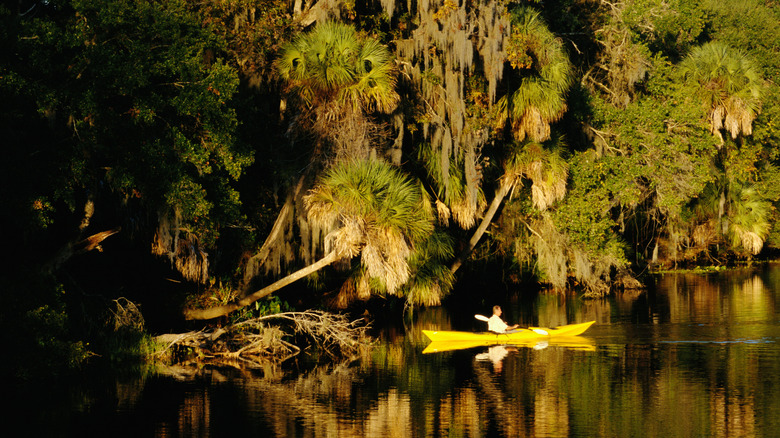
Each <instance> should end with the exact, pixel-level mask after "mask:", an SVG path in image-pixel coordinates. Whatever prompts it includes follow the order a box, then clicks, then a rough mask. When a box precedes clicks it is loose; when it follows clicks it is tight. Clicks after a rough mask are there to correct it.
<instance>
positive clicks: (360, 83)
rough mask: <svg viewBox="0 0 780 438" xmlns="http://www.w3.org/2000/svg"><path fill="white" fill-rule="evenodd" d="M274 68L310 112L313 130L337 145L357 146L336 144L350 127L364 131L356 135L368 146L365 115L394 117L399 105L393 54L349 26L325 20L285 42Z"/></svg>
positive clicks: (348, 141) (289, 89)
mask: <svg viewBox="0 0 780 438" xmlns="http://www.w3.org/2000/svg"><path fill="white" fill-rule="evenodd" d="M276 70H277V72H278V73H279V76H280V78H281V79H282V80H283V81H284V82H285V83H286V86H287V92H288V94H289V96H290V97H293V98H294V99H297V100H298V103H299V104H300V106H301V110H302V111H303V112H304V113H305V112H306V111H312V113H313V114H312V117H313V118H314V120H315V121H314V122H312V123H314V125H313V126H314V129H315V131H317V133H318V134H319V135H321V136H322V137H324V138H326V139H329V140H330V141H333V140H336V143H337V146H338V145H339V144H338V143H341V144H342V145H344V144H348V143H351V142H354V140H355V138H351V139H349V138H347V139H343V141H342V142H339V141H338V140H339V136H340V135H342V136H343V134H344V132H345V129H347V128H350V127H352V126H359V127H363V128H364V129H363V130H361V129H358V130H357V132H355V133H353V135H352V137H355V136H357V135H362V136H363V137H364V138H363V143H365V142H366V141H367V140H368V138H367V137H366V134H365V132H362V131H364V130H365V129H368V130H370V127H371V126H370V123H367V122H366V120H365V115H366V114H370V113H373V112H379V113H390V112H392V111H393V110H394V109H395V107H396V106H397V104H398V101H399V96H398V93H396V91H395V85H396V67H395V62H394V59H393V57H392V55H391V53H390V51H388V50H387V48H386V47H384V46H383V45H381V44H380V43H379V42H378V41H376V40H375V39H371V38H362V37H360V36H358V34H357V32H355V29H354V28H353V27H352V26H350V25H347V24H342V23H337V22H333V21H330V22H325V23H322V24H319V25H318V26H317V27H315V28H314V30H312V31H311V32H309V33H305V34H301V35H299V36H298V37H297V38H295V39H294V40H293V41H292V42H290V43H288V44H285V45H284V46H283V47H282V51H281V56H280V57H279V59H278V60H277V62H276ZM299 119H300V117H299ZM303 119H308V118H307V117H304V118H303ZM309 121H310V122H311V120H309ZM317 121H319V123H317ZM299 123H300V121H299Z"/></svg>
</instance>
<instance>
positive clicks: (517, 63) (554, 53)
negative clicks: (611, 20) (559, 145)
mask: <svg viewBox="0 0 780 438" xmlns="http://www.w3.org/2000/svg"><path fill="white" fill-rule="evenodd" d="M507 61H509V63H510V64H511V65H512V67H513V69H515V70H516V71H518V73H520V74H521V78H520V83H519V86H517V88H516V89H515V90H514V91H512V92H511V93H509V94H507V95H505V96H503V97H501V99H499V101H498V103H497V105H496V110H497V111H498V114H499V126H502V125H504V124H505V123H506V121H507V120H510V121H511V123H512V125H511V126H512V131H513V134H514V136H515V139H517V140H518V141H522V140H523V139H525V138H526V137H529V138H530V139H531V140H533V141H536V142H542V141H545V140H547V139H548V138H550V123H553V122H555V121H557V120H558V119H560V117H561V116H562V115H563V114H564V112H565V111H566V108H567V106H566V92H567V91H568V89H569V86H570V85H571V82H572V66H571V62H570V61H569V58H568V56H567V54H566V50H565V49H564V48H563V43H562V42H561V41H560V40H559V39H557V38H556V37H555V35H553V34H552V32H550V30H549V29H548V28H547V25H546V24H545V23H544V22H543V21H542V19H541V18H540V17H539V12H537V11H534V10H533V9H531V8H528V7H519V8H517V9H515V10H514V11H512V35H511V37H510V39H509V43H508V47H507Z"/></svg>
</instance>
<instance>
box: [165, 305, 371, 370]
mask: <svg viewBox="0 0 780 438" xmlns="http://www.w3.org/2000/svg"><path fill="white" fill-rule="evenodd" d="M269 321H275V322H276V321H278V322H279V323H280V324H279V326H270V325H268V324H267V323H268V322H269ZM282 325H284V326H285V327H288V326H289V327H290V329H292V331H291V332H287V331H285V330H283V329H282V328H281V326H282ZM368 329H369V325H368V323H367V322H366V321H365V320H363V319H358V320H355V321H349V319H348V318H347V317H346V316H345V315H342V314H333V313H327V312H322V311H318V310H309V311H305V312H284V313H277V314H274V315H268V316H263V317H259V318H254V319H250V320H247V321H242V322H239V323H236V324H232V325H229V326H226V327H221V328H216V329H213V330H209V331H206V330H201V331H197V332H188V333H181V334H166V335H161V336H157V337H156V338H155V340H156V341H157V342H158V343H160V344H163V345H165V348H164V349H163V350H162V351H160V352H159V353H158V356H159V357H166V356H167V357H169V358H171V359H172V360H176V356H189V357H197V358H198V360H200V361H202V362H209V363H231V364H233V363H235V362H240V363H243V364H244V365H246V366H249V367H263V366H264V365H265V364H267V363H269V362H272V363H282V362H284V361H286V360H288V359H290V358H292V357H295V356H297V355H298V354H300V352H301V351H302V348H301V347H299V346H297V345H294V344H292V343H290V342H288V341H287V340H285V338H287V339H289V338H291V337H292V335H294V334H303V335H305V336H306V337H307V338H308V339H309V340H310V342H311V344H313V345H316V347H317V348H318V351H321V352H324V353H325V354H326V355H328V356H329V357H331V358H333V359H340V358H353V357H355V356H357V355H358V354H359V353H360V351H361V349H362V348H364V347H366V346H368V345H370V342H371V341H370V338H369V336H368V334H367V332H368ZM288 330H289V329H288ZM185 359H186V358H185Z"/></svg>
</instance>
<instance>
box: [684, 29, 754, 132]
mask: <svg viewBox="0 0 780 438" xmlns="http://www.w3.org/2000/svg"><path fill="white" fill-rule="evenodd" d="M680 69H681V71H682V73H683V76H684V78H685V79H686V80H687V81H688V82H689V83H690V84H692V86H693V87H694V89H695V91H696V97H697V98H699V99H701V101H702V102H703V104H704V106H705V107H706V110H707V119H708V122H709V125H710V131H711V132H712V133H713V134H715V136H717V137H718V139H719V140H720V144H719V145H718V146H719V147H720V146H722V145H723V136H722V135H721V130H725V131H726V132H728V133H729V134H731V138H733V139H735V138H737V136H738V135H739V134H742V135H750V134H752V132H753V126H752V124H753V120H754V119H755V118H756V115H758V113H759V112H760V110H761V97H762V94H763V79H762V78H761V74H760V72H759V69H758V67H757V66H756V64H755V63H754V62H753V61H752V60H751V59H750V58H749V57H748V56H747V55H746V54H745V53H744V52H742V51H740V50H737V49H734V48H732V47H730V46H728V45H726V44H723V43H720V42H717V41H711V42H709V43H706V44H704V45H702V46H699V47H696V48H694V49H693V50H692V51H691V54H690V55H689V56H688V58H686V59H685V60H684V61H683V62H682V64H681V65H680Z"/></svg>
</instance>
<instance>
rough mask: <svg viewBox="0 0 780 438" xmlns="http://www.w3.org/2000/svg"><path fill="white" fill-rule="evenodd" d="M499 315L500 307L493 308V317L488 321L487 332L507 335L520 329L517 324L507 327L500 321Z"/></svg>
mask: <svg viewBox="0 0 780 438" xmlns="http://www.w3.org/2000/svg"><path fill="white" fill-rule="evenodd" d="M501 313H502V312H501V306H493V316H491V317H490V318H489V319H488V330H490V331H491V332H495V333H509V332H510V331H512V330H514V329H516V328H518V327H520V326H519V325H517V324H515V325H507V323H506V322H504V320H503V319H501Z"/></svg>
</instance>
